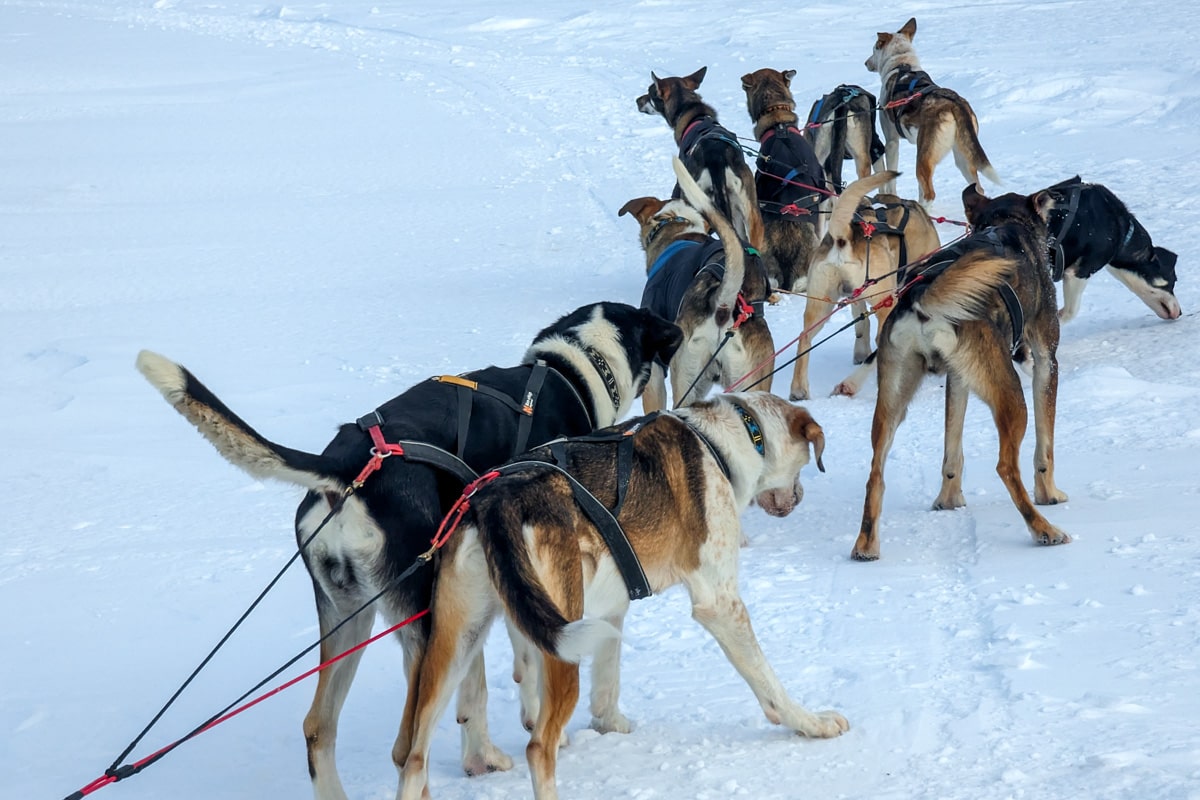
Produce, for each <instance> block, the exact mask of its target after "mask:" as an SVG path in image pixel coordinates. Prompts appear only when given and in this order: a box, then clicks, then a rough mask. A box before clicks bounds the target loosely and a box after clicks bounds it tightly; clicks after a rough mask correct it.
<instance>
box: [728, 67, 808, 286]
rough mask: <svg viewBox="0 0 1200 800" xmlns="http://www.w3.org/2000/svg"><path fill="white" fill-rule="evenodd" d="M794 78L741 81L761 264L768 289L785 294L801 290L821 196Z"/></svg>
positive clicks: (761, 73)
mask: <svg viewBox="0 0 1200 800" xmlns="http://www.w3.org/2000/svg"><path fill="white" fill-rule="evenodd" d="M795 75H796V71H795V70H794V69H789V70H785V71H783V72H780V71H779V70H776V69H760V70H757V71H755V72H751V73H749V74H747V75H743V76H742V88H743V89H744V90H745V91H746V110H747V111H748V112H749V114H750V119H751V121H752V122H753V123H754V138H755V139H756V140H757V141H758V147H759V155H758V159H757V161H756V162H755V172H754V182H755V189H756V191H757V193H758V205H759V209H760V210H761V211H762V219H763V232H764V235H765V237H766V244H767V249H766V251H765V252H764V253H763V261H764V263H765V264H766V267H767V275H768V277H769V278H770V280H771V284H772V285H773V286H776V287H779V288H781V289H784V290H786V291H789V292H794V291H803V290H804V285H805V282H806V281H807V279H808V262H809V261H810V260H811V259H812V253H813V250H815V249H816V246H817V240H818V239H819V238H820V230H821V227H822V226H821V216H820V214H819V209H820V207H821V202H822V200H824V198H825V197H826V196H827V191H826V189H825V170H824V169H823V168H822V167H821V162H820V161H819V160H818V159H817V154H816V153H815V152H814V151H813V147H812V145H811V144H810V143H809V140H808V138H807V137H805V135H804V131H803V130H801V129H800V128H799V127H798V123H799V118H798V117H797V116H796V101H795V100H794V99H793V98H792V90H791V82H792V78H793V77H794V76H795Z"/></svg>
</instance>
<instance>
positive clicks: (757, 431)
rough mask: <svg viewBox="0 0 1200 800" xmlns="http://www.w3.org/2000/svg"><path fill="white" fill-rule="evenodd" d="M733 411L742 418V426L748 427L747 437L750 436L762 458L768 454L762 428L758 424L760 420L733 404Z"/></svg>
mask: <svg viewBox="0 0 1200 800" xmlns="http://www.w3.org/2000/svg"><path fill="white" fill-rule="evenodd" d="M733 409H734V411H736V412H738V416H740V417H741V418H742V425H744V426H745V427H746V435H747V436H749V437H750V441H751V442H753V444H754V449H755V450H757V451H758V454H759V455H760V456H761V455H764V454H765V452H766V446H765V445H764V444H763V432H762V427H761V426H760V425H759V424H758V420H756V419H755V418H754V416H753V415H752V414H751V413H750V412H749V411H747V410H746V409H744V408H742V407H741V406H740V405H738V404H737V403H734V404H733Z"/></svg>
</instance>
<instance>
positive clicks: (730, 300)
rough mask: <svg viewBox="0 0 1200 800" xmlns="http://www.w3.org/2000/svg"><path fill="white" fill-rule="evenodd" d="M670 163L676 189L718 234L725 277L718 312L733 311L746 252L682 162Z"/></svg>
mask: <svg viewBox="0 0 1200 800" xmlns="http://www.w3.org/2000/svg"><path fill="white" fill-rule="evenodd" d="M671 163H672V166H674V168H675V177H676V178H677V179H678V180H679V188H681V189H682V190H683V196H684V197H685V198H686V199H687V201H688V203H690V204H691V205H692V206H693V207H694V208H695V209H696V210H697V211H699V212H700V213H701V214H702V215H703V216H704V219H705V221H706V222H708V224H709V225H711V226H712V228H713V230H715V231H716V232H717V238H719V239H720V240H721V244H722V245H723V246H724V248H725V277H724V278H723V279H722V280H721V288H720V289H719V290H718V292H717V308H725V309H732V308H733V306H734V303H736V302H737V295H738V292H740V291H741V289H742V281H743V280H745V276H746V251H745V250H744V249H743V247H742V241H741V239H739V238H738V235H737V231H735V230H734V229H733V224H732V223H731V222H730V221H729V219H728V218H727V217H726V216H725V215H723V214H722V213H721V212H720V211H718V210H717V207H716V206H714V205H713V202H712V200H711V199H710V198H709V196H708V195H707V194H705V192H704V190H703V189H701V188H700V185H699V184H698V183H696V181H695V179H694V178H692V176H691V174H690V173H689V172H688V171H687V167H685V166H684V165H683V162H682V161H680V160H679V158H678V157H676V158H674V159H673V160H672V162H671Z"/></svg>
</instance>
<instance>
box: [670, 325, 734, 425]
mask: <svg viewBox="0 0 1200 800" xmlns="http://www.w3.org/2000/svg"><path fill="white" fill-rule="evenodd" d="M734 333H735V330H734V329H733V328H730V329H729V330H727V331H725V338H724V339H722V340H721V343H720V344H719V345H717V349H716V350H714V351H713V354H712V355H711V356H709V357H708V361H706V362H704V367H703V368H702V369H701V370H700V371H699V372H697V373H696V377H695V378H694V379H693V380H692V385H691V386H689V387H688V388H687V391H685V392H684V393H683V394H682V395H680V396H679V399H678V400H676V401H675V408H679V407H680V406H682V405H683V401H684V400H685V399H687V396H688V395H689V394H691V393H692V389H695V388H696V384H697V383H699V382H700V379H701V378H703V377H704V373H706V372H708V368H709V367H711V366H712V363H713V362H714V361H716V360H717V355H718V354H719V353H720V352H721V348H722V347H724V346H725V345H727V344H729V340H730V339H732V338H733V334H734Z"/></svg>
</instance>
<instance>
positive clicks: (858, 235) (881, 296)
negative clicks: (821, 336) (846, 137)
mask: <svg viewBox="0 0 1200 800" xmlns="http://www.w3.org/2000/svg"><path fill="white" fill-rule="evenodd" d="M895 175H896V173H894V172H886V171H885V172H877V173H875V174H874V175H872V176H870V177H867V178H862V179H860V180H857V181H855V182H854V183H852V184H850V185H849V186H848V187H846V191H845V192H843V193H842V195H841V196H840V197H839V198H838V199H837V201H836V202H835V203H834V208H833V213H832V214H830V217H829V230H828V231H826V233H825V236H824V237H823V238H822V239H821V244H820V245H819V246H818V247H817V251H816V253H814V254H813V260H812V264H811V265H810V266H809V269H808V289H807V292H806V293H807V295H808V300H807V301H806V303H805V306H804V330H803V331H802V332H801V334H800V341H799V344H798V345H797V352H798V353H799V356H798V357H797V359H796V365H795V367H794V368H793V370H792V387H791V392H790V396H791V398H792V399H793V400H807V399H808V398H809V385H808V352H807V351H808V350H809V348H810V347H811V346H812V341H813V339H814V338H815V337H816V335H817V333H818V332H819V331H820V330H821V328H822V327H824V325H825V322H826V318H827V317H828V316H829V313H830V312H831V311H833V308H834V302H835V301H836V300H837V299H840V298H843V297H847V296H849V295H850V294H851V293H852V292H853V291H854V290H855V289H858V288H859V287H860V286H863V285H864V284H866V282H867V280H868V279H871V280H874V281H877V282H876V283H874V284H873V285H872V286H869V287H867V288H866V289H865V290H864V292H863V298H864V299H862V300H858V301H857V302H855V303H854V304H853V309H854V313H855V316H856V317H857V316H861V315H862V314H864V313H865V312H866V310H867V301H868V300H870V301H871V304H872V305H873V306H875V313H876V315H877V316H878V317H879V329H880V330H882V328H883V323H884V320H886V319H887V315H888V313H889V312H890V311H891V307H890V306H889V305H887V304H886V303H884V304H882V305H881V303H882V302H883V301H885V300H887V299H889V298H890V297H891V296H892V295H893V294H894V293H895V291H896V285H897V276H898V274H899V273H898V271H899V270H900V269H901V268H903V267H904V266H905V265H906V264H907V263H908V262H909V261H914V260H916V259H918V258H920V257H921V256H923V255H927V254H928V253H931V252H933V251H934V250H937V249H938V247H940V246H941V243H940V242H939V241H938V234H937V229H936V228H934V225H933V222H932V221H930V219H929V215H928V214H926V213H925V209H923V208H922V207H921V206H919V205H918V204H916V203H914V202H913V201H912V200H901V199H900V198H899V197H896V196H895V195H886V194H880V195H876V197H875V199H874V200H873V201H871V200H864V196H865V195H866V194H867V193H868V192H870V191H871V190H872V189H874V188H876V187H878V186H881V185H883V184H884V183H885V182H890V181H892V180H894V179H895ZM864 224H865V225H869V226H870V227H869V228H866V229H864ZM867 230H870V231H871V235H870V237H868V236H867V235H866V231H867ZM854 335H855V339H854V363H856V364H862V365H863V366H861V367H859V368H858V369H856V370H855V371H854V372H853V373H851V374H850V375H849V376H848V377H847V378H846V379H845V380H843V381H842V382H841V383H839V384H838V385H837V386H836V387H835V388H834V390H833V393H834V394H841V395H854V394H857V392H858V390H859V389H861V388H862V385H863V383H864V382H865V381H866V379H867V378H868V377H869V375H870V372H871V370H872V369H873V366H874V365H873V363H872V359H870V358H869V354H870V352H871V344H870V341H871V340H870V336H871V322H870V317H864V318H863V319H861V320H860V321H859V322H857V323H856V324H855V326H854Z"/></svg>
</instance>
